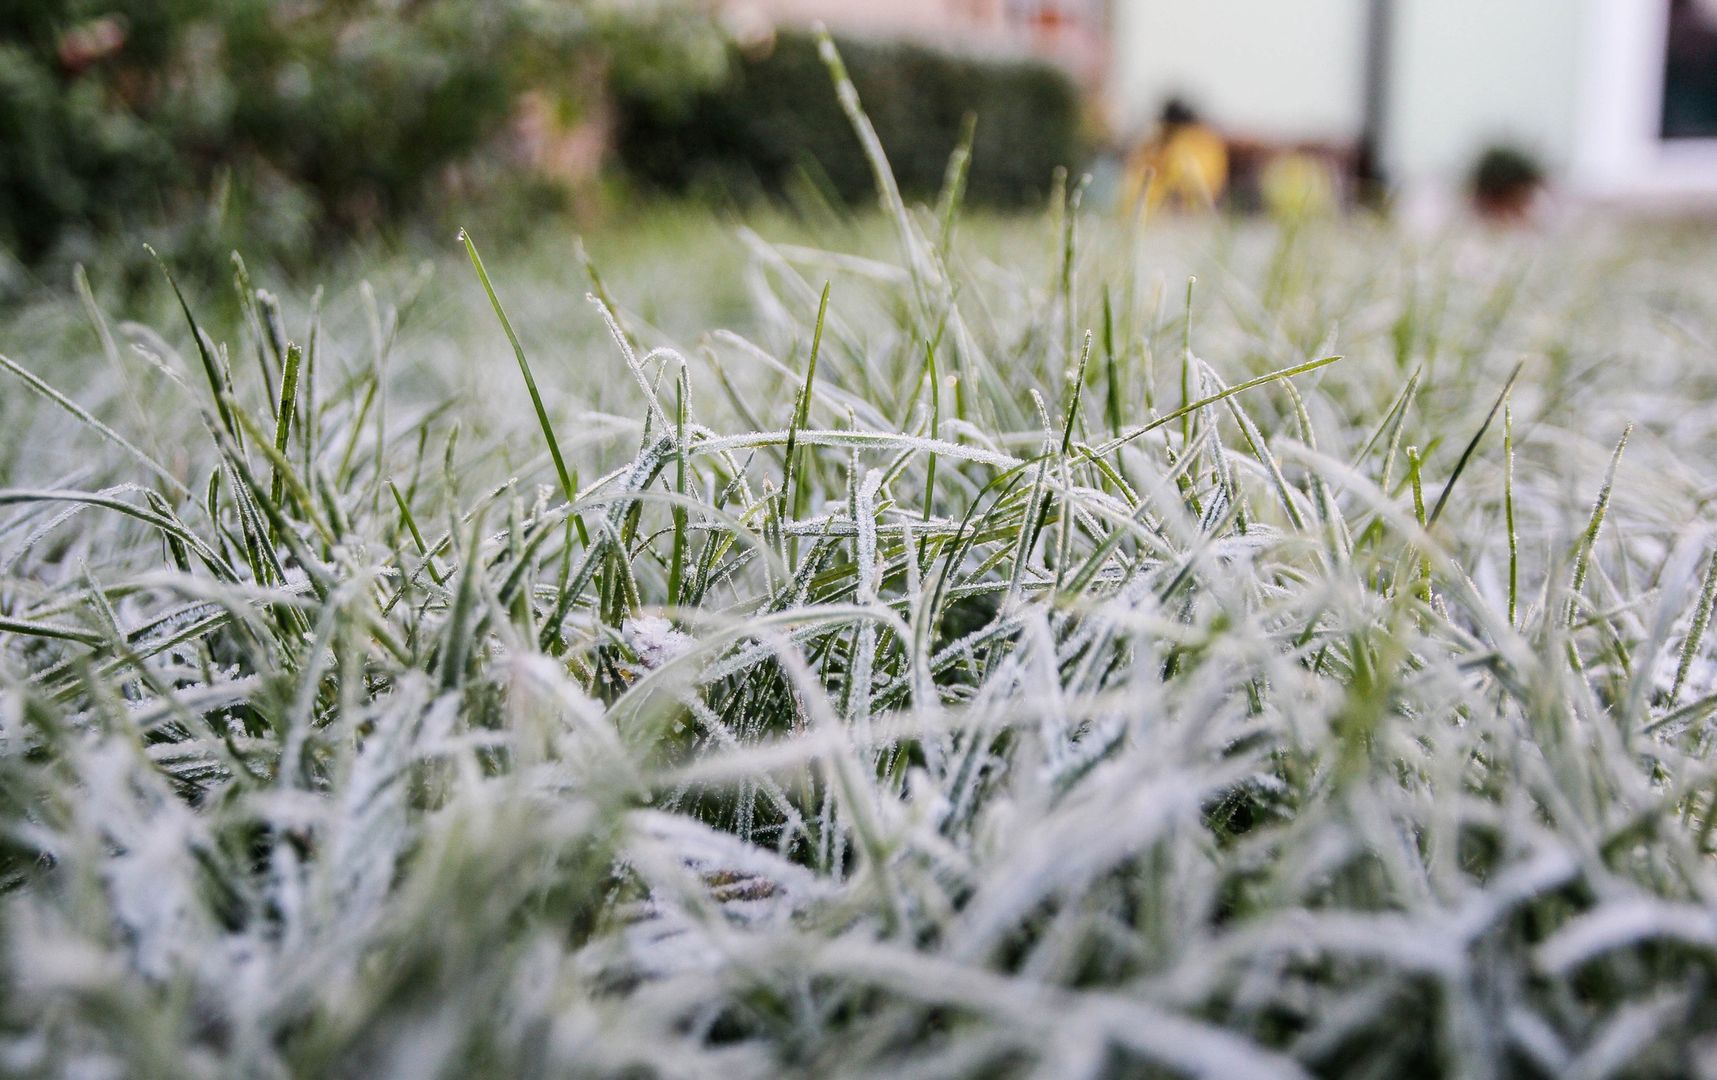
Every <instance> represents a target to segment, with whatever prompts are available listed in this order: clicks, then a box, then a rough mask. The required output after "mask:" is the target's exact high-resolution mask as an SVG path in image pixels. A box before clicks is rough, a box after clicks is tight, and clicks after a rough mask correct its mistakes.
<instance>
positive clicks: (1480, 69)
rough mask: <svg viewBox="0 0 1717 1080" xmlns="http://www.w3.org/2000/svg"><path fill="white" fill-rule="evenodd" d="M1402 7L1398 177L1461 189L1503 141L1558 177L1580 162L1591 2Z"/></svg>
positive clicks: (1393, 139)
mask: <svg viewBox="0 0 1717 1080" xmlns="http://www.w3.org/2000/svg"><path fill="white" fill-rule="evenodd" d="M1624 2H1627V3H1633V4H1649V3H1653V2H1655V0H1624ZM1290 6H1291V5H1290ZM1395 9H1396V10H1395V27H1394V35H1393V41H1394V47H1393V64H1392V69H1393V70H1392V74H1393V90H1392V95H1391V100H1390V102H1389V110H1388V123H1387V134H1386V136H1385V144H1384V147H1383V156H1384V161H1385V162H1386V163H1387V165H1388V166H1389V171H1390V174H1391V176H1392V177H1393V178H1394V179H1396V180H1398V181H1400V182H1402V183H1404V184H1407V185H1409V186H1422V185H1435V186H1439V187H1445V188H1446V187H1448V186H1449V185H1451V184H1458V183H1459V182H1460V181H1461V180H1463V179H1464V178H1465V176H1466V174H1467V171H1468V170H1469V169H1470V168H1471V166H1472V164H1473V162H1474V161H1475V160H1476V159H1477V157H1478V155H1479V154H1480V153H1481V152H1482V151H1483V150H1484V149H1485V147H1487V146H1489V145H1491V144H1493V143H1499V142H1506V143H1512V144H1514V145H1518V146H1520V147H1521V148H1523V149H1526V150H1530V151H1531V152H1533V153H1534V154H1536V155H1537V156H1538V157H1539V158H1540V159H1541V160H1542V161H1544V162H1545V164H1546V165H1548V166H1549V167H1550V168H1551V169H1552V170H1553V171H1556V172H1562V171H1564V170H1566V169H1567V167H1568V166H1569V165H1570V164H1572V162H1573V161H1574V159H1575V157H1576V152H1577V141H1578V136H1579V121H1580V101H1581V94H1582V87H1581V60H1582V49H1583V48H1584V47H1585V45H1586V42H1585V35H1584V33H1583V27H1584V25H1585V24H1586V22H1587V10H1586V9H1587V3H1586V0H1396V5H1395Z"/></svg>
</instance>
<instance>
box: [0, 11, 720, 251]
mask: <svg viewBox="0 0 1717 1080" xmlns="http://www.w3.org/2000/svg"><path fill="white" fill-rule="evenodd" d="M667 10H668V8H667V7H666V6H665V5H664V7H663V11H667ZM653 11H654V9H651V12H653ZM627 14H628V18H625V19H623V18H622V17H621V16H620V14H619V13H618V12H616V13H609V12H607V11H606V10H605V9H603V8H602V7H600V6H599V5H598V4H597V3H596V0H545V2H537V0H495V2H489V3H481V4H478V3H470V2H467V0H419V2H416V3H412V4H404V5H402V4H398V3H393V2H388V0H341V2H333V0H307V2H303V3H294V4H284V3H278V2H275V0H100V2H99V3H98V2H95V0H30V2H28V3H22V4H20V3H16V2H11V3H7V2H0V43H3V44H0V146H4V147H5V148H6V149H5V152H4V153H3V154H0V247H3V248H5V249H8V250H10V251H12V252H13V253H14V254H15V256H16V257H17V258H18V259H20V260H21V261H23V262H25V263H39V262H40V261H41V260H43V259H44V258H45V257H47V256H48V255H50V254H51V253H53V252H55V251H56V250H62V251H63V250H65V249H66V248H67V247H68V246H69V247H70V248H72V249H73V254H78V255H84V252H82V251H79V250H77V249H80V248H83V247H87V244H85V243H84V241H85V238H89V237H100V236H102V235H105V234H111V233H114V232H117V231H121V230H129V229H135V228H137V227H139V226H141V225H147V226H149V227H150V228H151V229H152V230H154V232H153V233H152V235H156V234H166V236H167V237H168V238H169V240H170V241H171V240H179V241H183V244H184V245H189V244H192V243H194V242H195V241H196V240H197V238H198V237H199V236H201V237H207V236H208V235H209V234H210V232H211V231H213V232H214V233H216V234H219V238H220V239H221V240H222V242H224V241H225V239H226V237H225V236H224V234H223V233H222V230H223V229H225V230H227V231H231V230H232V229H233V228H234V227H233V226H232V225H230V224H223V223H222V222H221V221H220V220H219V218H220V215H219V214H218V213H216V214H205V213H203V211H205V210H206V209H207V208H208V207H209V206H210V204H211V202H213V203H214V204H215V205H216V206H217V207H218V206H219V205H220V204H221V203H222V202H223V200H224V198H225V197H228V196H230V197H231V198H233V199H234V200H235V201H237V203H238V205H237V206H236V207H235V210H236V209H242V210H243V211H244V213H243V214H234V215H232V216H234V217H241V218H242V219H243V222H244V224H243V226H242V228H240V229H239V230H238V231H239V232H240V234H241V238H242V239H243V240H244V242H245V246H246V248H247V250H248V251H250V252H252V253H264V254H268V253H273V252H274V251H275V250H279V249H287V250H291V249H298V248H304V247H306V246H307V240H309V239H313V238H324V239H325V238H328V237H330V236H332V235H336V234H338V235H348V234H350V233H353V232H362V231H364V230H366V229H368V228H370V227H372V226H375V225H377V224H378V223H383V222H387V221H390V220H396V219H398V218H399V217H400V216H402V215H404V214H408V213H411V212H413V211H416V210H418V209H419V208H420V207H422V205H423V204H424V201H425V200H424V196H425V194H426V192H427V191H428V190H429V188H430V185H431V184H432V183H433V182H434V181H435V180H437V179H438V178H439V177H441V176H443V175H444V174H445V173H446V172H447V170H448V168H449V166H451V165H452V164H454V163H456V162H459V161H461V160H463V159H466V158H469V157H470V156H471V155H472V153H473V151H475V150H476V149H478V148H479V147H480V146H481V145H483V144H484V143H485V142H487V141H491V140H493V139H495V137H496V136H497V135H499V134H502V133H504V132H505V130H506V125H507V121H508V118H509V115H510V113H511V111H512V109H513V107H514V102H515V100H516V98H517V95H518V93H519V92H520V91H521V90H522V89H524V88H526V87H531V88H534V89H541V90H546V91H548V92H549V93H550V94H552V95H555V96H556V97H558V98H559V99H561V100H563V101H569V102H570V104H571V109H570V111H571V112H573V113H576V112H577V111H578V108H579V102H578V101H577V100H576V99H578V98H579V97H580V96H581V95H586V94H588V92H589V90H588V87H589V86H590V84H591V81H592V80H591V79H590V78H589V74H590V73H591V72H592V71H596V72H600V71H602V70H605V69H615V68H621V69H625V67H626V64H625V62H624V59H623V58H622V59H621V60H620V61H618V62H617V61H616V59H615V57H614V55H613V54H614V52H615V51H616V50H617V49H622V48H638V47H639V45H638V43H639V42H641V41H643V40H645V35H644V34H643V33H641V32H640V30H639V29H638V28H636V27H633V26H631V25H630V21H631V19H635V18H639V17H640V16H641V14H649V13H640V12H638V11H636V10H629V11H628V13H627ZM655 21H656V22H669V21H670V20H668V19H657V20H655ZM671 21H672V23H673V25H671V26H670V27H669V28H668V29H667V30H664V31H663V32H662V33H661V34H658V35H655V40H651V41H650V43H649V49H648V50H647V54H646V55H645V56H644V59H643V61H642V62H641V63H642V66H643V67H644V68H645V69H646V70H647V71H649V72H655V73H657V81H658V82H659V81H660V72H662V71H664V70H666V71H678V72H680V73H681V77H685V76H684V73H685V72H688V71H696V70H698V65H696V64H688V63H685V62H684V46H685V45H686V42H687V41H688V39H689V37H690V35H688V33H687V32H686V31H687V28H689V27H694V26H695V25H697V24H696V21H695V20H691V21H682V20H678V19H672V20H671ZM676 50H678V52H676ZM640 51H641V52H644V51H645V50H642V49H640ZM670 54H672V55H673V56H674V57H675V58H677V59H679V60H680V62H679V63H678V64H677V65H676V64H673V63H669V62H666V61H665V60H664V58H665V57H668V56H669V55H670ZM705 67H707V65H705ZM634 81H641V80H639V79H634ZM600 85H601V84H600V80H598V81H597V82H596V86H597V88H598V89H600ZM217 194H219V195H221V196H222V198H221V199H213V198H212V196H215V195H217ZM210 223H213V225H214V226H216V227H215V228H214V229H213V230H210V229H209V228H206V227H205V226H207V225H209V224H210ZM258 232H263V233H264V235H258Z"/></svg>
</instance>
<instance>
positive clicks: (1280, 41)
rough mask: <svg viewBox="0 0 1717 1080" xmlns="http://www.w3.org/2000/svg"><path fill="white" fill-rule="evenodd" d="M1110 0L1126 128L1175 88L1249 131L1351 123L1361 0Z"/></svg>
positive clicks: (1324, 133)
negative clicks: (1111, 1) (1112, 3)
mask: <svg viewBox="0 0 1717 1080" xmlns="http://www.w3.org/2000/svg"><path fill="white" fill-rule="evenodd" d="M1113 2H1114V8H1113V14H1114V35H1115V48H1116V54H1115V67H1114V77H1115V83H1114V89H1115V97H1116V105H1117V113H1118V119H1119V120H1120V122H1121V123H1122V126H1123V130H1127V131H1135V132H1136V131H1138V130H1139V129H1141V128H1143V127H1146V126H1148V125H1149V123H1150V121H1151V120H1152V119H1153V118H1154V117H1155V115H1156V112H1157V110H1158V109H1159V108H1160V107H1161V105H1162V102H1163V99H1164V98H1165V97H1166V96H1167V95H1169V94H1171V93H1182V94H1185V95H1186V97H1187V98H1188V100H1190V101H1191V102H1192V103H1193V104H1194V105H1195V106H1197V107H1198V108H1200V109H1201V110H1203V111H1204V112H1205V113H1206V114H1207V115H1208V116H1209V117H1210V119H1211V120H1212V121H1214V122H1216V123H1218V124H1220V125H1222V126H1223V127H1225V128H1228V129H1231V130H1234V131H1237V132H1243V133H1246V134H1258V135H1265V136H1272V137H1281V138H1289V139H1298V138H1345V137H1349V136H1351V134H1352V132H1353V131H1355V130H1357V128H1358V126H1359V115H1360V88H1361V85H1362V79H1363V75H1362V71H1363V66H1362V65H1363V55H1364V48H1363V46H1364V41H1363V38H1364V32H1365V24H1364V19H1363V14H1364V4H1365V0H1113ZM1499 2H1503V3H1507V2H1511V0H1499Z"/></svg>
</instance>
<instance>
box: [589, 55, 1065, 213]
mask: <svg viewBox="0 0 1717 1080" xmlns="http://www.w3.org/2000/svg"><path fill="white" fill-rule="evenodd" d="M840 47H841V54H842V56H843V57H844V58H845V60H846V65H847V68H848V71H849V72H850V74H851V76H852V81H853V83H854V85H855V86H856V87H857V88H858V92H859V96H860V97H861V98H862V99H863V100H864V103H865V109H866V111H867V112H868V113H869V115H870V118H871V122H872V123H873V124H874V125H875V126H876V130H877V134H878V135H879V136H880V138H881V139H882V144H883V147H884V148H885V149H886V150H887V151H888V158H889V163H890V165H891V166H893V169H894V175H895V178H896V179H897V180H898V182H899V184H900V188H901V190H902V191H903V192H904V193H906V194H907V195H908V196H915V195H916V196H925V195H932V194H934V193H935V192H936V191H937V190H938V189H939V188H940V186H941V184H942V182H943V178H944V175H945V173H946V169H947V163H948V157H949V154H950V153H951V152H952V151H953V150H954V148H955V147H956V146H957V145H958V144H959V142H960V139H961V135H962V129H963V127H964V125H965V124H966V122H967V120H966V118H967V117H968V116H969V115H975V116H976V117H977V131H976V139H975V142H974V144H973V147H972V162H971V181H970V187H969V190H968V197H969V198H970V200H971V201H972V202H974V203H978V204H985V205H995V206H1019V205H1025V204H1031V203H1036V202H1039V201H1040V200H1041V199H1042V198H1043V197H1044V196H1045V195H1046V194H1047V193H1048V191H1049V188H1050V184H1051V178H1052V176H1053V174H1054V172H1055V169H1056V168H1057V167H1058V166H1067V167H1074V166H1077V165H1078V164H1079V162H1080V159H1081V157H1082V147H1081V141H1080V122H1081V113H1080V102H1079V94H1078V91H1077V89H1076V88H1075V87H1074V85H1073V84H1072V82H1071V81H1070V80H1069V79H1068V78H1067V76H1065V75H1064V74H1062V73H1061V72H1059V71H1057V70H1056V69H1054V68H1052V67H1050V66H1048V65H1045V64H1042V63H1038V62H1035V61H1026V60H1003V59H981V58H976V57H967V56H959V55H954V54H950V53H945V52H939V51H936V50H934V49H930V48H926V47H924V46H920V45H914V44H907V43H879V42H869V41H843V42H841V46H840ZM729 71H730V74H729V77H728V78H727V79H726V80H725V81H723V82H722V83H720V84H718V85H717V86H715V87H713V88H710V89H708V90H704V91H702V92H698V93H692V94H679V95H672V96H663V95H660V94H653V93H649V92H641V91H640V90H639V89H638V88H636V87H634V86H630V85H623V84H622V85H618V86H617V87H616V90H617V99H618V107H619V112H620V131H619V136H618V138H619V146H618V151H619V155H620V158H621V161H622V162H623V163H624V164H625V166H626V167H627V168H628V169H629V170H630V171H631V173H632V174H633V175H634V176H636V177H637V178H638V179H640V180H641V181H643V182H644V183H646V184H647V185H650V186H653V187H656V188H660V189H663V190H667V191H672V192H687V191H695V192H704V193H708V192H719V193H721V194H724V195H730V196H739V197H747V196H752V195H756V194H768V195H777V194H780V193H782V192H783V191H785V190H787V189H788V188H789V187H790V185H792V184H793V183H794V182H795V181H796V179H797V178H799V177H800V176H802V175H807V174H808V176H809V177H810V180H811V182H812V183H814V184H816V185H817V186H819V187H821V188H822V189H823V190H824V191H825V193H826V194H829V195H833V196H834V197H836V198H837V199H839V200H841V201H843V202H846V203H851V204H858V203H863V202H866V201H868V200H869V199H870V198H871V197H872V193H873V191H874V187H873V180H872V176H871V171H870V166H869V165H868V164H867V163H866V160H865V156H864V151H863V150H862V148H861V147H860V146H859V144H858V142H857V141H856V140H855V139H854V138H853V133H852V131H851V129H850V127H849V126H848V124H847V123H846V121H845V119H844V117H843V116H842V114H841V109H840V106H839V104H838V103H837V102H836V100H835V99H834V98H833V97H832V96H831V95H830V94H829V93H828V89H827V84H828V73H827V72H826V71H825V70H824V67H823V63H822V61H821V60H819V59H818V57H817V45H816V41H815V40H814V39H813V38H811V37H810V36H808V35H805V34H800V33H789V32H782V33H780V34H779V35H777V37H776V38H775V39H774V41H773V44H772V46H771V47H770V48H769V49H768V51H767V52H763V53H760V54H757V55H747V54H745V53H743V52H740V51H738V50H735V52H734V55H733V58H732V62H731V64H730V68H729Z"/></svg>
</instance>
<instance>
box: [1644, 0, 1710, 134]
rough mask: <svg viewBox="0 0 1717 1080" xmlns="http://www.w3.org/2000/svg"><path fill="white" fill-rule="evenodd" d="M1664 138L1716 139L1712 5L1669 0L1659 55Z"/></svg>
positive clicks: (1701, 0) (1705, 1)
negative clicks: (1667, 19) (1661, 54)
mask: <svg viewBox="0 0 1717 1080" xmlns="http://www.w3.org/2000/svg"><path fill="white" fill-rule="evenodd" d="M1660 117H1661V121H1660V125H1659V130H1658V134H1659V135H1660V136H1662V137H1663V138H1664V139H1666V140H1668V139H1710V138H1717V2H1714V0H1669V28H1668V34H1667V38H1666V41H1665V45H1664V57H1663V108H1662V112H1661V114H1660Z"/></svg>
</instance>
